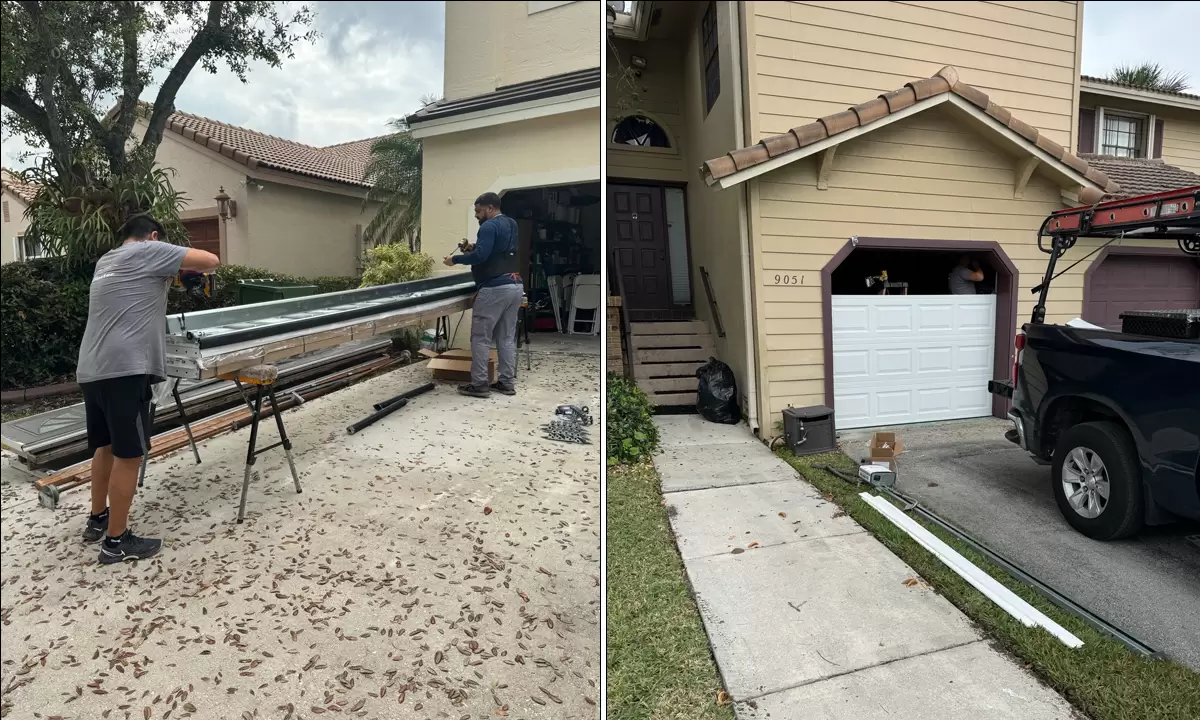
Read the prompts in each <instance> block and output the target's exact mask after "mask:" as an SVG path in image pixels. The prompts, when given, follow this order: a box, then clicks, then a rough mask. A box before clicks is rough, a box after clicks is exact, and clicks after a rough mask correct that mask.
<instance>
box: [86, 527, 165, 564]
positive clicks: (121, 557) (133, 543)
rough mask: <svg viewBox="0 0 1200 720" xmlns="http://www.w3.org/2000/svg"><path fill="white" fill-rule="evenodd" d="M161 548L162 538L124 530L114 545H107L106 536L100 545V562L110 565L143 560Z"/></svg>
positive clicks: (155, 553)
mask: <svg viewBox="0 0 1200 720" xmlns="http://www.w3.org/2000/svg"><path fill="white" fill-rule="evenodd" d="M159 550H162V540H155V539H151V538H140V537H138V536H137V535H134V534H133V533H132V532H130V531H128V530H126V531H125V534H124V535H122V536H121V539H120V540H118V541H117V546H116V547H109V545H108V542H107V538H105V542H104V543H102V544H101V545H100V564H101V565H112V564H113V563H119V562H124V561H125V560H144V559H146V558H148V557H153V556H154V555H157V554H158V551H159Z"/></svg>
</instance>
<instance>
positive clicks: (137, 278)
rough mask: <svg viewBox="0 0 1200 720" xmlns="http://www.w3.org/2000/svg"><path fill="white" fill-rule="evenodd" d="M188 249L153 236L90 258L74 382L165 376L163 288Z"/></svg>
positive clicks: (176, 272) (165, 310)
mask: <svg viewBox="0 0 1200 720" xmlns="http://www.w3.org/2000/svg"><path fill="white" fill-rule="evenodd" d="M187 251H188V249H187V248H185V247H180V246H178V245H171V244H170V243H165V242H159V241H154V240H146V241H138V242H130V243H125V244H124V245H121V246H120V247H117V248H114V249H112V250H109V251H108V252H107V253H105V254H104V257H102V258H100V260H99V262H97V263H96V272H95V273H94V274H93V275H92V286H91V292H90V295H89V300H88V320H87V329H86V330H84V332H83V342H82V343H80V345H79V364H78V367H77V368H76V370H75V379H76V380H77V381H78V382H81V383H85V382H95V381H97V380H106V379H108V378H116V377H127V376H129V375H150V376H151V377H152V378H153V380H152V382H161V381H162V380H164V379H166V364H167V349H166V314H167V292H168V291H169V289H170V285H171V278H173V277H175V275H176V274H178V273H179V268H180V266H181V265H182V264H183V256H184V255H186V254H187Z"/></svg>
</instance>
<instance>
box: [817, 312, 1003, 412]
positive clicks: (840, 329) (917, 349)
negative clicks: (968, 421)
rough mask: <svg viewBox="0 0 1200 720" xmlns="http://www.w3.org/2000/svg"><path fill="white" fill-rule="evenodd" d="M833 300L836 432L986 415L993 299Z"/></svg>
mask: <svg viewBox="0 0 1200 720" xmlns="http://www.w3.org/2000/svg"><path fill="white" fill-rule="evenodd" d="M832 300H833V396H834V404H835V407H836V410H837V425H838V427H839V428H847V429H848V428H855V427H870V426H873V425H887V424H899V423H913V422H929V421H933V420H951V419H959V418H970V417H982V416H986V415H990V414H991V409H992V397H991V395H990V394H989V393H988V391H987V383H988V381H989V380H991V379H992V362H993V353H994V351H995V341H996V297H995V296H994V295H974V296H961V295H932V296H930V295H925V296H922V295H908V296H903V295H898V296H887V295H884V296H877V295H861V296H860V295H845V296H835V297H834V298H833V299H832Z"/></svg>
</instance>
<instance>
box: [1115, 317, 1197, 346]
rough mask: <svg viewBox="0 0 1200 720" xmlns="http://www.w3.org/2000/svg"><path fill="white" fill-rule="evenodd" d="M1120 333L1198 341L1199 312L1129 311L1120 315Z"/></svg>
mask: <svg viewBox="0 0 1200 720" xmlns="http://www.w3.org/2000/svg"><path fill="white" fill-rule="evenodd" d="M1121 332H1123V333H1129V334H1131V335H1150V336H1151V337H1160V338H1171V339H1173V340H1197V339H1200V310H1129V311H1126V312H1123V313H1121Z"/></svg>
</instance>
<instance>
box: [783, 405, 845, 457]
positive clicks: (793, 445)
mask: <svg viewBox="0 0 1200 720" xmlns="http://www.w3.org/2000/svg"><path fill="white" fill-rule="evenodd" d="M783 439H784V441H785V442H786V443H787V446H788V449H789V450H791V451H792V452H793V453H795V454H797V455H816V454H817V453H823V452H831V451H833V450H837V431H836V429H835V428H834V424H833V410H831V409H829V408H827V407H825V406H823V405H814V406H812V407H802V408H788V409H786V410H784V411H783Z"/></svg>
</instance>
